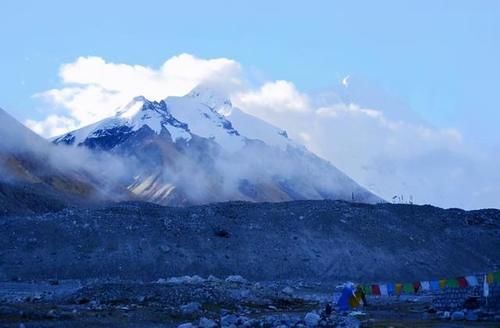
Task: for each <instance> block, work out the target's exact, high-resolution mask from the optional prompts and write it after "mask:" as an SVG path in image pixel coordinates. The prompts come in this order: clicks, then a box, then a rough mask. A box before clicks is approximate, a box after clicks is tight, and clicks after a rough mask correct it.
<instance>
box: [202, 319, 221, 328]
mask: <svg viewBox="0 0 500 328" xmlns="http://www.w3.org/2000/svg"><path fill="white" fill-rule="evenodd" d="M198 326H199V327H200V328H216V327H217V323H216V322H215V321H214V320H212V319H208V318H205V317H203V318H201V319H200V323H199V324H198Z"/></svg>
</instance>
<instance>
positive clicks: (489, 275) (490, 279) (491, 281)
mask: <svg viewBox="0 0 500 328" xmlns="http://www.w3.org/2000/svg"><path fill="white" fill-rule="evenodd" d="M487 279H488V284H490V285H491V284H492V283H493V281H494V279H493V273H488V277H487Z"/></svg>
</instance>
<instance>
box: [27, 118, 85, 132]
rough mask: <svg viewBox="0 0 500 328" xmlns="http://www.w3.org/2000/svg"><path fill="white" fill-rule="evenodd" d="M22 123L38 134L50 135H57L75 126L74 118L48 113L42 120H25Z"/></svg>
mask: <svg viewBox="0 0 500 328" xmlns="http://www.w3.org/2000/svg"><path fill="white" fill-rule="evenodd" d="M24 124H25V125H26V126H27V127H29V128H30V129H31V130H33V131H35V132H36V133H38V134H40V135H50V136H57V135H60V134H63V133H65V132H67V131H69V130H72V129H75V128H76V127H77V123H76V122H75V121H74V120H72V119H70V118H67V117H64V116H58V115H49V116H48V117H47V118H46V119H45V120H43V121H34V120H26V121H25V122H24Z"/></svg>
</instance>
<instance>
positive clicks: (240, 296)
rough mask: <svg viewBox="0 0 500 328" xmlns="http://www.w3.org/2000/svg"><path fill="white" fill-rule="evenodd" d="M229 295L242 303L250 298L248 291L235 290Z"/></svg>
mask: <svg viewBox="0 0 500 328" xmlns="http://www.w3.org/2000/svg"><path fill="white" fill-rule="evenodd" d="M229 295H230V297H231V298H232V299H235V300H237V301H241V300H244V299H246V298H248V297H249V296H250V291H249V290H248V289H235V290H231V291H230V293H229Z"/></svg>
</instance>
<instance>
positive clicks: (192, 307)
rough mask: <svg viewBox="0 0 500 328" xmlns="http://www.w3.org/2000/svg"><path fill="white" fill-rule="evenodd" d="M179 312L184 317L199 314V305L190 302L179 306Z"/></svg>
mask: <svg viewBox="0 0 500 328" xmlns="http://www.w3.org/2000/svg"><path fill="white" fill-rule="evenodd" d="M181 311H182V314H184V315H193V314H195V313H198V312H201V304H200V303H198V302H191V303H188V304H185V305H181Z"/></svg>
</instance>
